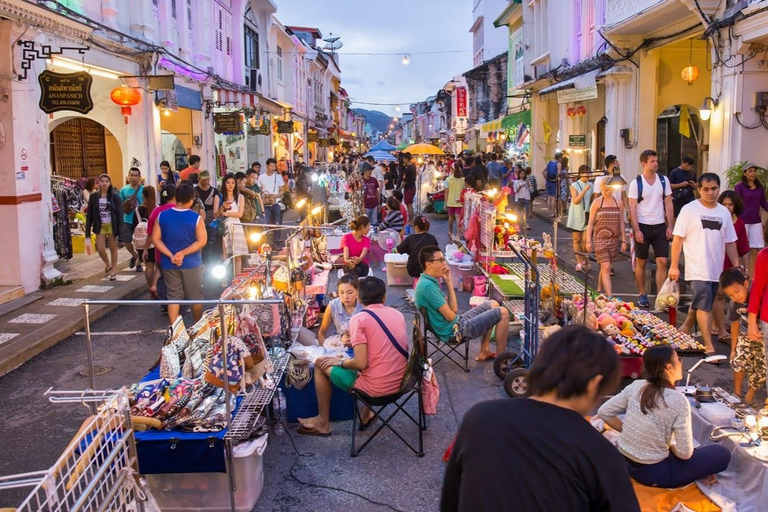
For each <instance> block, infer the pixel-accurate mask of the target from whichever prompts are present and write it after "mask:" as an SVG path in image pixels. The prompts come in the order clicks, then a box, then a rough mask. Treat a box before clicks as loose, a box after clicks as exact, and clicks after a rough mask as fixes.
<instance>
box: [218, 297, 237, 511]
mask: <svg viewBox="0 0 768 512" xmlns="http://www.w3.org/2000/svg"><path fill="white" fill-rule="evenodd" d="M226 319H227V313H226V311H225V309H224V305H223V304H221V303H220V304H219V328H220V329H221V370H222V371H221V373H222V374H223V376H224V406H225V407H226V408H227V425H229V424H230V423H232V405H231V403H230V400H231V398H232V396H231V391H230V389H229V371H228V369H227V362H228V361H229V358H228V354H227V349H228V348H229V347H228V346H227V345H229V336H228V333H227V322H226ZM224 449H225V450H226V452H227V453H226V457H224V460H225V462H226V464H227V478H228V479H229V504H230V506H231V508H232V512H235V464H234V453H233V452H232V446H231V444H230V443H229V442H228V441H227V442H225V443H224Z"/></svg>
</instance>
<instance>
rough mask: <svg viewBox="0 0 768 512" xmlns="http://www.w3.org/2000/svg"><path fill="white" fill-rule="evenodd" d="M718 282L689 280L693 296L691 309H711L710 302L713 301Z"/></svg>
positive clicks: (712, 302)
mask: <svg viewBox="0 0 768 512" xmlns="http://www.w3.org/2000/svg"><path fill="white" fill-rule="evenodd" d="M717 286H718V283H713V282H710V281H691V290H692V291H693V298H692V301H691V309H696V310H701V311H712V304H714V302H715V294H717Z"/></svg>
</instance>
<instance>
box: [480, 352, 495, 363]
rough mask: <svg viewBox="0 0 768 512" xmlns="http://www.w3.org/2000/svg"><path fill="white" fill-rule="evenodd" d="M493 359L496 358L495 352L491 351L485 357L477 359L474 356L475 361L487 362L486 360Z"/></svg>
mask: <svg viewBox="0 0 768 512" xmlns="http://www.w3.org/2000/svg"><path fill="white" fill-rule="evenodd" d="M494 359H496V352H491V355H489V356H488V358H487V359H478V358H477V357H476V358H475V361H477V362H478V363H487V362H488V361H493V360H494Z"/></svg>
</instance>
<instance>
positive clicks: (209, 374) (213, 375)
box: [204, 330, 252, 393]
mask: <svg viewBox="0 0 768 512" xmlns="http://www.w3.org/2000/svg"><path fill="white" fill-rule="evenodd" d="M218 332H219V331H218V330H216V331H214V333H215V334H217V333H218ZM217 337H218V336H217ZM211 347H212V348H211V351H210V353H209V355H208V358H207V361H206V365H205V375H204V379H205V381H206V382H208V383H209V384H213V385H214V386H216V387H219V388H223V387H224V372H225V371H226V372H227V379H228V380H229V390H230V391H232V392H233V393H236V392H237V391H238V390H241V389H242V390H243V391H244V390H245V389H244V388H245V379H244V376H245V370H246V358H248V359H250V355H251V354H250V352H248V349H247V348H245V344H244V343H243V340H241V339H240V338H237V337H236V336H227V360H226V361H224V356H223V352H224V351H223V350H222V340H221V337H218V339H217V340H216V342H215V343H213V344H212V345H211ZM251 366H252V361H251Z"/></svg>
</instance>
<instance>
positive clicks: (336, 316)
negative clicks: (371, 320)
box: [317, 274, 363, 345]
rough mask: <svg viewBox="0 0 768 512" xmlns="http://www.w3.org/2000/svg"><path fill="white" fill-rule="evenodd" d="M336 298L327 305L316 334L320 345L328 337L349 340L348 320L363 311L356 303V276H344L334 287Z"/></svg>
mask: <svg viewBox="0 0 768 512" xmlns="http://www.w3.org/2000/svg"><path fill="white" fill-rule="evenodd" d="M336 293H337V294H338V297H336V298H335V299H333V300H332V301H331V302H330V304H328V309H326V310H325V314H324V315H323V323H322V324H321V325H320V330H319V331H318V333H317V341H319V342H320V344H321V345H323V344H324V343H325V339H326V338H328V337H330V336H335V335H339V336H341V337H342V341H343V342H345V344H346V342H347V341H348V340H349V320H350V319H351V318H352V315H354V314H356V313H359V312H360V311H362V310H363V306H362V305H361V304H360V303H359V302H358V301H357V276H356V275H355V274H344V275H343V276H341V278H340V279H339V282H338V284H337V285H336Z"/></svg>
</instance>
